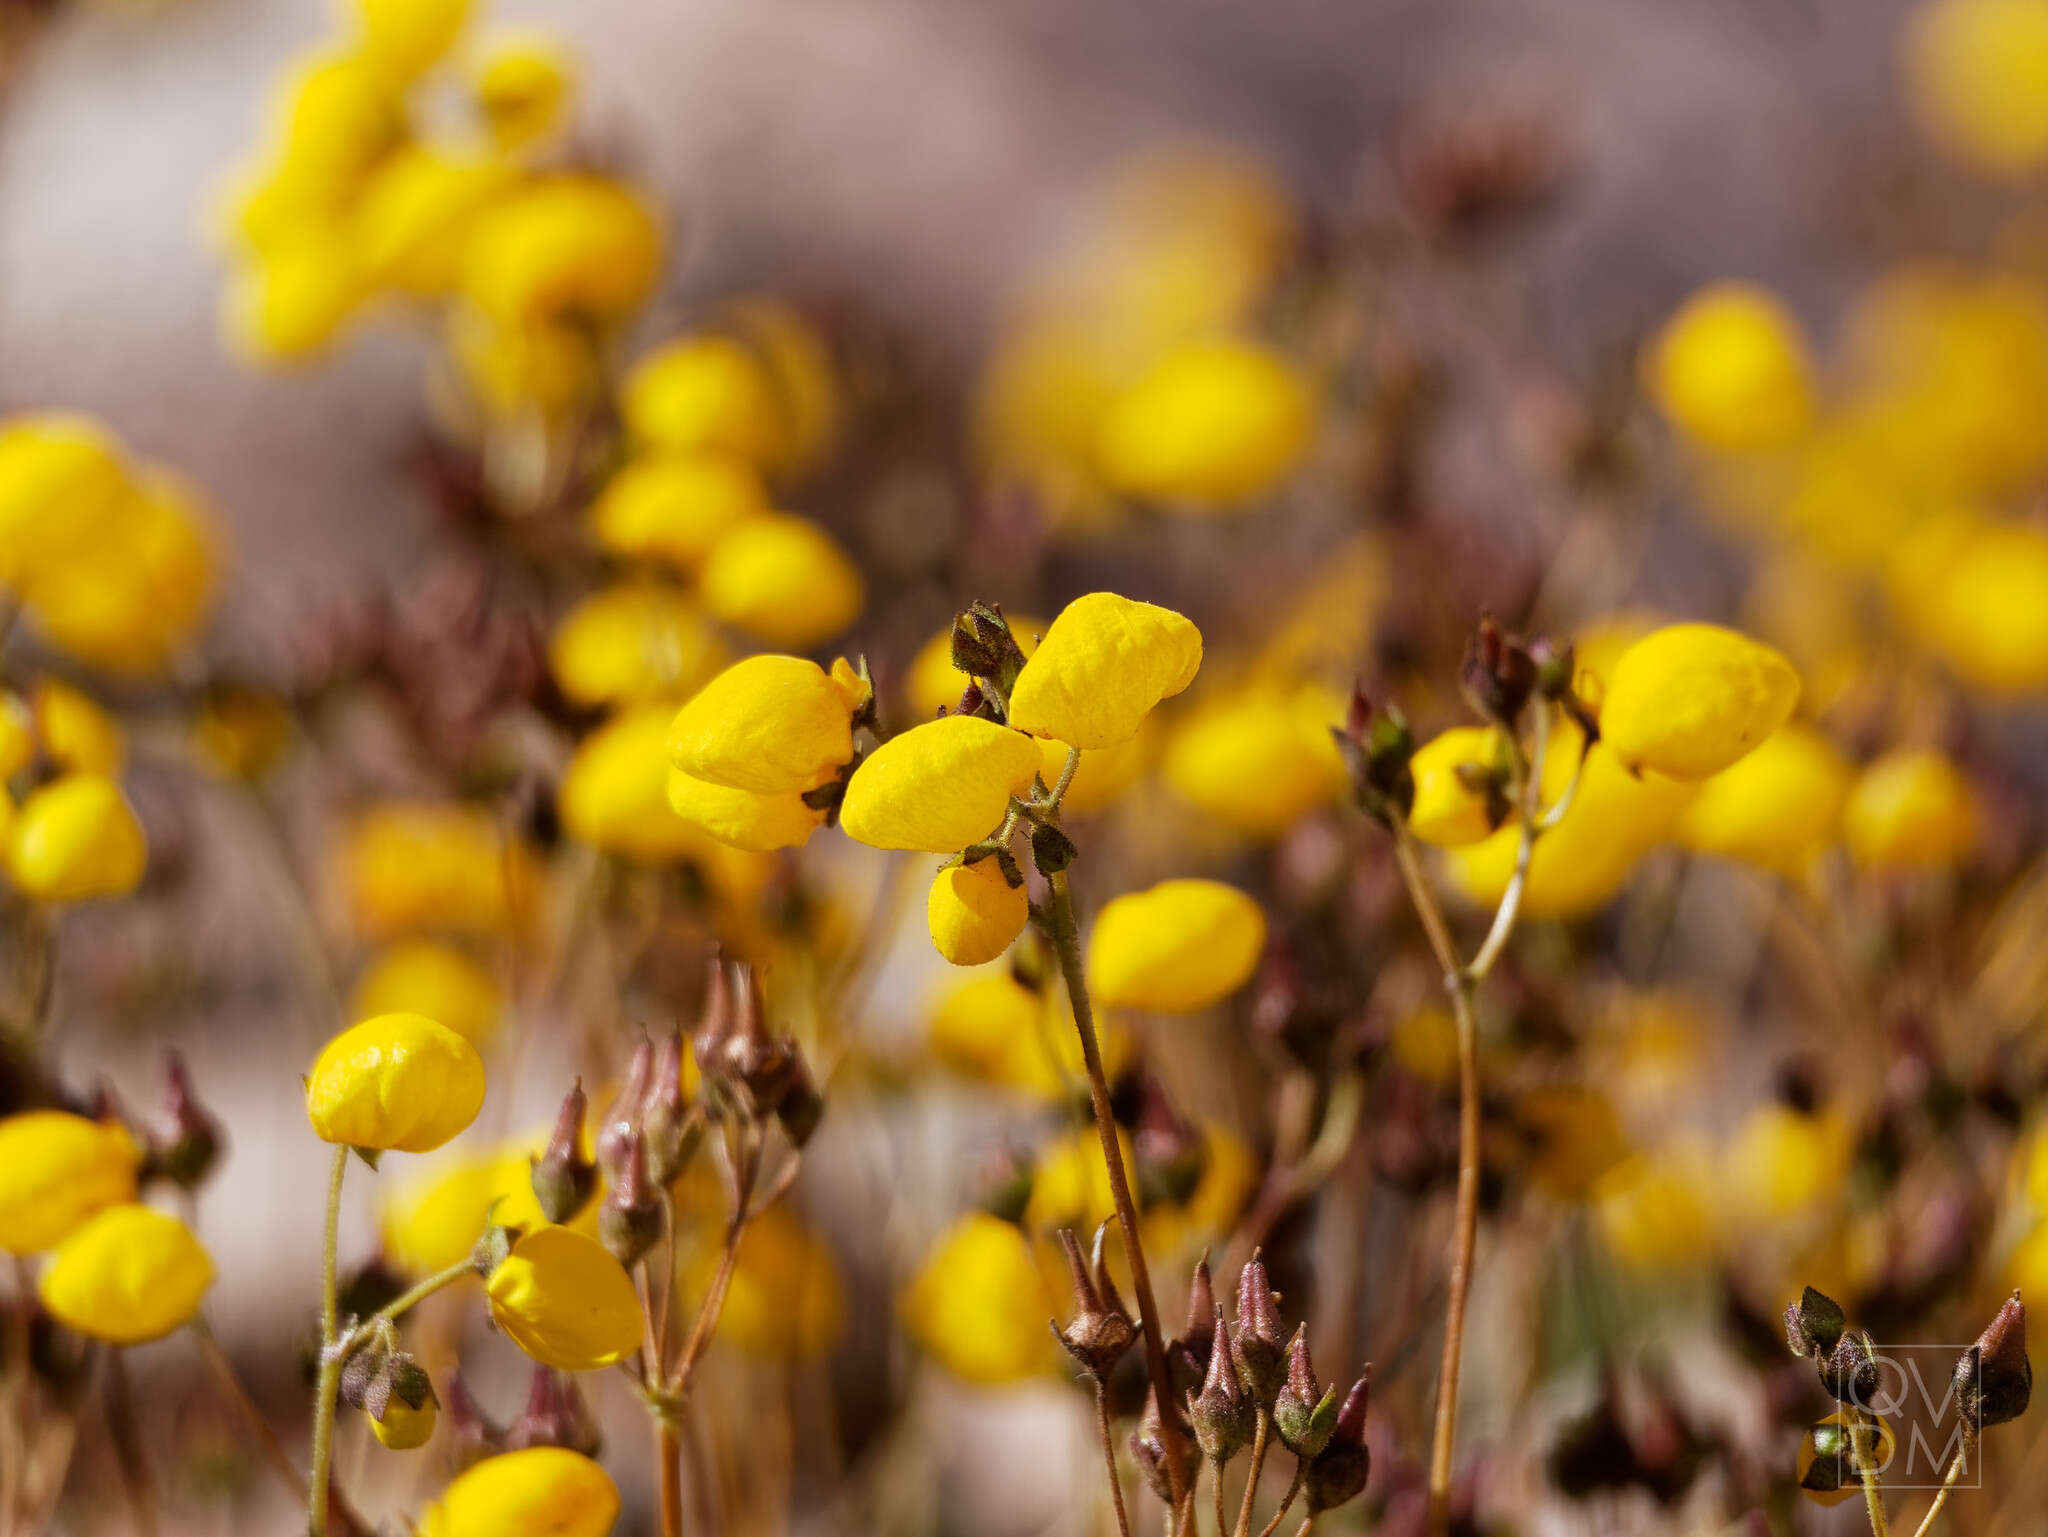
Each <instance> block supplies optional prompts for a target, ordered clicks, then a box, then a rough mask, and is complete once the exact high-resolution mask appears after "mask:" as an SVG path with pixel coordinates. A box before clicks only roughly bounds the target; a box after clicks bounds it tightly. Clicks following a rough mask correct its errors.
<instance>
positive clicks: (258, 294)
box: [221, 229, 367, 363]
mask: <svg viewBox="0 0 2048 1537" xmlns="http://www.w3.org/2000/svg"><path fill="white" fill-rule="evenodd" d="M366 293H367V287H366V284H365V282H364V279H363V271H362V267H361V265H360V264H359V262H358V261H357V256H356V251H355V248H354V246H353V245H352V244H351V243H349V242H348V241H347V240H345V239H343V238H342V237H341V236H340V235H339V234H338V233H337V232H335V231H332V230H326V229H321V230H308V231H305V232H302V233H299V234H297V235H295V236H294V238H292V239H290V240H280V241H278V242H276V243H275V244H273V245H272V246H271V247H270V248H269V249H267V250H265V251H263V252H262V253H261V254H260V255H258V256H256V257H254V258H252V259H251V260H249V261H246V262H244V263H242V264H241V265H240V266H238V267H237V268H236V269H235V271H234V273H233V275H232V277H231V279H230V281H229V284H228V289H227V293H226V295H225V296H224V298H223V299H222V313H221V324H222V328H223V329H224V330H225V332H226V334H227V339H228V341H229V343H230V345H232V346H233V347H234V349H235V351H236V352H238V353H239V354H240V355H241V356H243V357H244V358H247V359H248V360H249V361H250V362H252V363H298V362H303V361H305V360H307V359H309V358H313V357H317V356H318V355H320V354H321V353H323V352H325V351H326V350H327V348H328V347H329V346H330V345H332V344H333V342H334V341H335V340H336V339H337V338H338V337H339V336H340V335H341V332H342V329H343V327H345V326H346V325H347V324H348V322H349V320H350V319H351V318H352V317H353V316H354V315H355V313H356V310H357V309H358V308H359V307H360V306H361V304H362V302H363V299H364V298H365V297H366Z"/></svg>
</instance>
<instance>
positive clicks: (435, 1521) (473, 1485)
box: [420, 1446, 619, 1537]
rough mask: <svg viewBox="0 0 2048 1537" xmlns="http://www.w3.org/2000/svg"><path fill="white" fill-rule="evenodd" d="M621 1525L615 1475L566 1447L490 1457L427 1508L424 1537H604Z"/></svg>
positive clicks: (422, 1520)
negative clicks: (615, 1524) (532, 1536)
mask: <svg viewBox="0 0 2048 1537" xmlns="http://www.w3.org/2000/svg"><path fill="white" fill-rule="evenodd" d="M618 1519H619V1489H618V1485H616V1484H614V1483H613V1482H612V1477H611V1475H610V1474H609V1473H607V1472H605V1470H604V1469H603V1468H601V1467H599V1466H598V1465H597V1464H596V1463H594V1462H592V1461H591V1460H590V1459H589V1458H588V1457H586V1456H584V1455H583V1454H582V1453H581V1452H572V1451H570V1450H569V1449H568V1448H567V1447H565V1446H530V1447H527V1448H526V1449H525V1450H524V1451H517V1452H505V1453H503V1454H501V1455H499V1456H496V1457H486V1458H485V1459H484V1460H483V1461H482V1462H479V1463H477V1464H475V1465H474V1466H473V1467H471V1468H469V1469H468V1470H467V1471H466V1472H464V1473H463V1474H462V1475H461V1476H460V1477H459V1478H457V1479H456V1480H455V1482H453V1483H452V1484H450V1485H449V1486H448V1487H447V1488H446V1489H445V1490H443V1491H442V1493H441V1498H440V1499H438V1500H436V1501H435V1502H434V1503H433V1504H432V1505H429V1506H428V1507H427V1510H426V1513H425V1515H423V1516H422V1517H421V1518H420V1537H519V1534H526V1533H532V1534H535V1537H539V1534H540V1533H546V1534H547V1537H605V1534H606V1533H608V1532H609V1531H611V1529H612V1523H613V1522H615V1521H617V1520H618Z"/></svg>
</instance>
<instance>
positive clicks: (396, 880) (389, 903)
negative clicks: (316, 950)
mask: <svg viewBox="0 0 2048 1537" xmlns="http://www.w3.org/2000/svg"><path fill="white" fill-rule="evenodd" d="M341 862H342V867H343V876H344V881H345V884H346V887H347V890H348V896H349V905H350V908H351V910H352V911H353V912H354V914H355V918H356V921H357V922H358V923H359V924H361V925H362V927H363V928H364V929H365V930H366V931H368V932H369V933H371V934H376V935H392V934H406V933H416V932H420V931H423V930H435V931H441V932H446V933H457V934H493V933H497V932H498V931H500V930H502V929H504V928H506V927H508V926H511V925H513V924H516V923H517V922H519V921H520V920H521V919H522V918H523V917H524V915H525V913H526V910H527V908H528V905H529V904H530V903H531V901H532V900H533V896H534V893H535V891H536V889H537V887H538V883H539V872H538V870H537V869H536V868H535V864H534V858H533V854H532V852H531V851H530V850H528V849H527V847H526V846H525V845H524V844H522V843H520V842H518V841H516V840H515V839H513V838H511V837H509V836H508V835H507V834H505V833H503V832H502V831H501V830H500V829H499V827H498V824H497V822H496V821H495V820H493V818H492V817H491V816H490V814H489V813H488V812H485V811H482V810H478V809H475V808H471V807H467V806H451V805H440V804H436V803H434V802H430V801H393V802H390V803H387V804H385V805H382V806H378V807H376V808H375V809H374V810H371V811H369V812H366V813H365V814H364V815H363V816H361V817H359V818H357V820H356V821H355V823H354V824H353V826H351V827H350V829H349V831H348V835H347V837H346V839H345V840H344V842H343V845H342V849H341Z"/></svg>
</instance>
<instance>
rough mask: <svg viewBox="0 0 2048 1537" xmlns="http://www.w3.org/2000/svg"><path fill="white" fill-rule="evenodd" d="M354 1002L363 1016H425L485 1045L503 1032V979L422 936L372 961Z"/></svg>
mask: <svg viewBox="0 0 2048 1537" xmlns="http://www.w3.org/2000/svg"><path fill="white" fill-rule="evenodd" d="M350 1005H351V1007H352V1009H353V1011H354V1013H355V1016H356V1018H358V1019H373V1018H375V1017H376V1016H377V1015H379V1014H424V1015H426V1016H427V1018H429V1019H431V1020H435V1021H437V1022H438V1023H440V1024H444V1025H446V1026H447V1027H448V1028H449V1029H450V1030H453V1031H454V1032H455V1033H456V1034H457V1035H459V1036H461V1037H462V1038H463V1039H464V1040H465V1041H468V1042H469V1043H470V1044H471V1045H472V1046H476V1047H478V1048H479V1049H481V1048H482V1047H484V1046H487V1045H489V1044H490V1041H491V1038H492V1037H493V1036H495V1035H496V1034H497V1033H498V1024H499V1022H500V1020H502V1019H503V1018H504V1014H505V995H504V993H503V991H502V990H501V989H500V988H499V986H498V983H497V980H496V979H495V978H494V977H492V975H491V974H490V973H489V972H488V971H486V970H485V969H484V968H483V967H481V966H479V965H478V964H477V963H476V962H475V961H473V960H472V959H470V957H469V956H468V955H466V954H464V953H463V952H462V951H460V950H458V949H456V948H455V947H454V946H452V945H444V944H441V943H439V942H438V941H436V940H431V939H416V940H410V941H408V942H406V943H404V944H398V945H393V946H392V947H391V948H390V949H388V950H386V951H385V952H384V953H383V954H381V955H379V956H378V957H377V958H376V960H374V961H372V962H371V963H370V967H369V969H368V970H367V971H365V972H364V973H363V975H362V977H361V979H360V980H358V981H357V983H356V987H355V993H354V995H353V997H352V998H351V999H350Z"/></svg>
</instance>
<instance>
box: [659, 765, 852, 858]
mask: <svg viewBox="0 0 2048 1537" xmlns="http://www.w3.org/2000/svg"><path fill="white" fill-rule="evenodd" d="M668 805H669V810H671V811H673V812H674V813H675V814H676V815H677V816H679V817H681V818H682V819H683V821H685V822H687V823H689V825H690V826H692V827H695V828H698V829H700V830H701V831H703V832H705V833H708V834H709V835H710V836H711V837H713V838H715V839H717V840H718V841H719V842H720V843H723V844H725V845H726V846H727V847H729V848H735V849H741V850H744V851H746V852H748V853H752V854H767V853H772V852H773V851H774V850H776V849H796V848H802V847H803V846H804V845H805V844H806V843H808V842H809V841H810V838H811V834H812V833H814V832H816V831H817V830H818V829H819V828H821V827H823V826H824V825H825V813H824V812H823V811H820V810H818V809H816V808H814V807H811V806H807V805H805V804H804V797H803V792H802V791H801V790H783V791H778V792H776V793H775V794H771V795H762V794H758V793H757V792H755V791H753V790H735V789H732V788H730V787H729V786H727V785H717V784H712V783H711V782H710V781H709V780H706V779H692V778H691V777H690V776H689V775H688V774H685V773H684V772H683V771H682V770H681V769H670V770H669V771H668Z"/></svg>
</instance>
